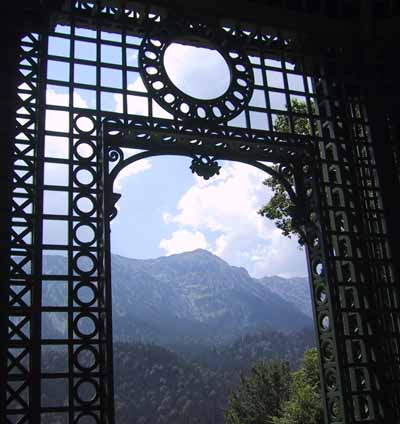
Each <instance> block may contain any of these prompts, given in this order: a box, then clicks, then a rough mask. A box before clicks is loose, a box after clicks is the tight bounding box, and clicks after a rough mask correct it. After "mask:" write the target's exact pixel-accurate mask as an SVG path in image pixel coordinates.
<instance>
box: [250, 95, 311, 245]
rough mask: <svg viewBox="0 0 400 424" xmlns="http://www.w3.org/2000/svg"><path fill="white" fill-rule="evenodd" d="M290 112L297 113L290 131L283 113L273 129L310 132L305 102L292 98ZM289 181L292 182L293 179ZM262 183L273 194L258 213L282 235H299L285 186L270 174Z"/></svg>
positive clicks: (276, 167)
mask: <svg viewBox="0 0 400 424" xmlns="http://www.w3.org/2000/svg"><path fill="white" fill-rule="evenodd" d="M313 111H314V109H313ZM292 112H293V113H294V114H299V115H298V116H294V118H293V128H292V131H291V130H290V123H289V118H288V117H287V116H284V115H280V116H278V118H277V119H276V121H275V124H274V130H275V131H278V132H285V133H288V132H294V133H296V134H301V135H309V134H311V124H310V121H309V119H308V118H307V117H306V116H305V115H307V114H308V111H307V104H306V103H305V102H302V101H300V100H297V99H294V100H293V101H292ZM273 168H274V170H275V171H278V166H274V167H273ZM290 182H291V183H292V184H293V181H290ZM263 184H264V185H266V186H267V187H269V188H270V189H271V190H272V193H273V195H272V197H271V199H270V200H269V202H268V203H267V204H265V205H264V206H263V207H262V208H261V209H260V210H259V211H258V213H259V214H260V215H262V216H265V217H266V218H269V219H271V220H273V221H274V222H275V225H276V226H277V228H279V229H280V230H281V231H282V234H283V235H284V236H287V237H289V238H290V237H291V236H292V235H299V232H298V231H297V229H296V227H295V225H294V222H293V217H294V212H295V206H294V205H293V202H292V201H291V199H290V197H289V195H288V194H287V191H286V190H285V188H284V187H283V186H282V184H281V183H280V182H279V180H277V179H276V178H274V177H272V176H271V177H269V178H267V179H266V180H264V181H263ZM299 243H300V244H304V243H303V240H302V238H301V237H300V238H299Z"/></svg>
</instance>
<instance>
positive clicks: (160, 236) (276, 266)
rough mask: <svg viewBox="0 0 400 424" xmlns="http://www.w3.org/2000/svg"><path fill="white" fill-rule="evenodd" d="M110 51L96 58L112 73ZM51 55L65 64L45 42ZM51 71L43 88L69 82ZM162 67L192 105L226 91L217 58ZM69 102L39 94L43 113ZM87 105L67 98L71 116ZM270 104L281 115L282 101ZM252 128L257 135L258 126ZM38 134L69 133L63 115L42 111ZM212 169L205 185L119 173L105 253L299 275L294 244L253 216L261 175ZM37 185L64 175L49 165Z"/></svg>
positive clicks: (150, 164) (193, 57) (167, 175)
mask: <svg viewBox="0 0 400 424" xmlns="http://www.w3.org/2000/svg"><path fill="white" fill-rule="evenodd" d="M86 44H87V45H85V43H83V42H82V43H80V44H79V55H81V56H83V57H90V54H92V53H91V49H92V45H90V44H88V43H86ZM109 50H110V51H107V49H104V57H108V59H107V60H109V61H110V62H112V61H116V62H117V63H118V61H119V60H120V59H119V57H118V55H115V54H114V53H113V52H112V51H111V50H112V49H109ZM54 52H58V53H57V54H64V55H65V56H67V55H68V46H66V45H65V43H64V41H63V40H60V39H56V40H52V41H51V43H50V53H54ZM60 52H63V53H60ZM102 57H103V56H102ZM130 60H131V61H132V63H135V61H136V60H137V58H136V51H135V50H132V52H131V56H130ZM50 65H51V66H49V78H54V79H58V80H61V81H62V80H63V79H64V80H68V75H67V70H66V67H65V66H62V65H63V64H62V63H61V62H54V61H53V62H52V63H51V64H50ZM187 65H188V66H187ZM166 67H167V72H168V74H169V76H170V78H171V79H172V80H173V81H174V83H175V84H176V85H177V86H178V87H179V88H181V89H182V90H183V91H185V92H187V93H188V94H192V95H194V96H197V97H200V98H212V97H213V96H216V95H219V94H221V92H224V91H225V90H226V87H227V83H228V82H229V74H227V70H228V68H227V66H226V64H225V63H224V61H223V60H222V59H221V57H220V56H219V53H217V52H214V53H213V54H212V55H211V56H210V55H209V54H207V52H206V51H205V50H204V49H195V48H191V47H188V46H182V45H179V44H177V45H174V46H171V47H170V48H169V51H168V54H167V59H166ZM75 72H76V73H78V77H77V78H78V79H79V82H83V83H85V82H86V83H89V84H92V83H93V79H94V78H95V76H94V75H93V74H92V73H93V69H92V68H91V67H90V66H86V67H85V66H84V65H80V66H77V67H76V69H75ZM120 74H121V73H120V72H118V71H116V72H114V71H113V70H111V69H110V70H106V71H105V72H104V73H102V85H104V86H110V87H111V86H115V87H119V86H120V84H121V81H120V78H121V75H120ZM271 79H272V80H275V81H276V84H279V83H280V81H279V79H280V75H279V74H278V73H277V75H271ZM128 85H129V87H130V88H131V89H133V90H135V91H137V92H139V93H140V92H141V91H142V92H143V91H145V88H144V86H143V83H142V82H141V80H140V77H139V75H138V74H136V73H134V72H131V73H130V74H129V75H128ZM107 94H108V96H104V99H102V108H106V109H108V110H110V111H117V112H118V111H122V95H119V94H115V93H107ZM68 96H69V94H68V91H67V90H66V89H63V88H62V87H60V86H56V85H49V86H48V88H47V102H48V104H53V105H66V104H67V101H68ZM95 101H96V100H95V96H94V91H92V90H83V89H79V90H75V92H74V98H73V102H74V105H75V106H78V107H84V108H94V107H95V106H96V105H95ZM275 101H276V102H278V103H279V102H280V103H279V104H280V107H281V108H284V103H282V102H284V100H283V99H276V100H275ZM252 102H262V99H259V98H257V93H255V95H254V97H253V99H252ZM153 106H156V110H158V113H159V116H160V117H166V118H167V117H168V114H167V113H166V112H165V111H164V110H163V109H161V108H158V109H157V105H153ZM146 108H147V104H146V102H145V101H144V100H143V98H140V97H139V96H131V98H129V99H128V111H129V113H132V114H139V115H143V114H146V111H147V109H146ZM254 119H255V120H257V119H258V117H257V116H255V117H254ZM239 120H240V118H237V119H236V121H237V122H239ZM256 125H257V124H256ZM259 125H260V127H264V128H265V124H264V121H261V116H260V123H259ZM46 128H47V129H50V130H51V129H56V130H58V131H60V130H63V129H64V130H68V117H67V114H66V113H65V112H59V111H48V113H47V122H46ZM67 149H68V146H67V143H66V140H63V139H62V138H56V137H48V139H47V140H46V150H47V153H48V154H49V155H50V156H53V157H54V156H55V157H63V156H65V155H67V153H68V152H67ZM220 164H221V165H222V169H221V172H220V175H218V176H216V177H214V178H212V179H210V180H208V181H205V180H203V179H201V178H199V177H197V176H195V175H193V174H192V173H191V170H190V169H189V166H190V159H189V158H181V157H173V156H170V157H157V158H151V159H145V160H142V161H139V162H137V163H135V164H133V165H130V166H129V167H127V168H125V169H124V170H123V171H122V173H121V174H120V176H119V177H118V179H117V181H116V186H115V191H117V192H120V193H121V194H122V197H121V199H120V201H119V202H118V209H119V213H118V215H117V217H116V218H115V220H114V221H113V223H112V237H111V240H112V251H113V252H114V253H118V254H121V255H124V256H128V257H135V258H150V257H158V256H162V255H166V254H173V253H179V252H183V251H188V250H193V249H196V248H205V249H208V250H210V251H212V252H213V253H215V254H217V255H219V256H220V257H222V258H223V259H225V260H227V261H228V262H229V263H230V264H232V265H236V266H243V267H245V268H246V269H247V270H248V271H249V272H250V274H251V275H253V276H256V277H261V276H264V275H275V274H279V275H283V276H303V275H306V261H305V254H304V251H301V250H300V249H299V247H298V244H297V241H296V240H295V239H288V238H285V237H283V236H281V234H280V231H279V230H277V229H276V228H275V226H274V224H273V223H272V222H271V221H268V220H267V219H265V218H262V217H260V216H259V215H258V214H257V210H258V209H259V208H260V207H261V206H262V205H263V204H264V203H265V202H266V201H267V200H268V198H269V197H270V195H271V193H270V192H269V191H268V189H267V188H266V187H265V186H263V185H262V181H263V179H265V177H266V175H265V174H263V173H262V172H261V171H259V170H258V169H256V168H253V167H250V166H248V165H242V164H238V163H232V162H223V163H222V162H221V163H220ZM46 175H47V178H48V179H49V180H50V179H51V180H52V181H55V179H57V178H59V179H61V180H63V179H64V180H65V178H66V174H65V172H64V173H63V172H61V171H60V168H59V167H58V168H57V166H56V165H54V164H50V166H48V167H47V171H46ZM66 202H67V199H66V197H65V195H64V194H63V193H60V194H57V193H52V198H51V199H45V206H46V208H48V209H50V210H59V211H60V213H62V212H61V210H63V209H65V208H66ZM45 230H46V228H45ZM61 232H63V231H61V230H59V229H58V228H50V227H49V229H48V230H47V236H46V237H48V238H49V239H50V240H51V239H52V238H54V237H62V236H61Z"/></svg>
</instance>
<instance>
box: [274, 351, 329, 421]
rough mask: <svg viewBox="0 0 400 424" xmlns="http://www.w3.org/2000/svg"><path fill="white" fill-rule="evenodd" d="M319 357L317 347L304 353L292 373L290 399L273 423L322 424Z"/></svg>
mask: <svg viewBox="0 0 400 424" xmlns="http://www.w3.org/2000/svg"><path fill="white" fill-rule="evenodd" d="M323 422H324V417H323V410H322V401H321V388H320V381H319V359H318V352H317V349H310V350H308V351H307V352H306V353H305V354H304V360H303V364H302V366H301V368H300V369H299V370H298V371H296V372H295V373H293V383H292V387H291V394H290V399H289V400H288V401H287V402H286V403H285V405H284V408H283V414H282V416H281V417H279V418H278V417H277V418H275V420H274V424H323Z"/></svg>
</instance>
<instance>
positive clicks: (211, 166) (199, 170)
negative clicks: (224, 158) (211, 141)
mask: <svg viewBox="0 0 400 424" xmlns="http://www.w3.org/2000/svg"><path fill="white" fill-rule="evenodd" d="M190 169H191V170H192V173H193V174H197V175H198V176H199V177H203V178H204V179H205V180H208V179H210V178H211V177H213V176H214V175H219V171H220V169H221V167H220V166H219V165H218V162H217V161H216V160H215V159H214V158H210V157H209V156H204V155H202V156H196V157H194V158H193V160H192V164H191V165H190Z"/></svg>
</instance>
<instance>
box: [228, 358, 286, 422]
mask: <svg viewBox="0 0 400 424" xmlns="http://www.w3.org/2000/svg"><path fill="white" fill-rule="evenodd" d="M290 382H291V374H290V366H289V364H288V363H287V362H285V361H279V360H273V361H270V362H260V363H258V364H257V365H256V366H255V367H253V368H252V370H251V373H250V375H249V376H248V377H243V376H242V377H241V380H240V383H239V386H238V389H237V390H236V391H234V392H232V393H231V395H230V397H229V404H228V408H227V410H226V413H225V423H226V424H270V423H271V424H272V422H273V417H274V416H280V415H281V412H282V408H283V405H284V403H285V402H286V401H287V400H288V399H289V387H290Z"/></svg>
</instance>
